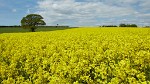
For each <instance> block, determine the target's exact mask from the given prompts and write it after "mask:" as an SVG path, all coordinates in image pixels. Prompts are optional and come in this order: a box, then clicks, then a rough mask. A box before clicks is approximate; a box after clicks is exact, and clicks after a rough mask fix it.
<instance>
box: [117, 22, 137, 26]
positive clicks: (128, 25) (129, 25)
mask: <svg viewBox="0 0 150 84" xmlns="http://www.w3.org/2000/svg"><path fill="white" fill-rule="evenodd" d="M119 27H137V25H136V24H123V23H121V24H120V25H119Z"/></svg>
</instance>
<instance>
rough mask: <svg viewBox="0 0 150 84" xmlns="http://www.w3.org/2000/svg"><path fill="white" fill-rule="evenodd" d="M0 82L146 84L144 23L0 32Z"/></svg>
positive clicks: (149, 66) (149, 53) (149, 39)
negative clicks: (124, 26) (142, 26)
mask: <svg viewBox="0 0 150 84" xmlns="http://www.w3.org/2000/svg"><path fill="white" fill-rule="evenodd" d="M0 83H2V84H148V83H150V29H148V28H143V29H142V28H74V29H67V30H57V31H50V32H34V33H5V34H0Z"/></svg>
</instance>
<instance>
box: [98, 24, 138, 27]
mask: <svg viewBox="0 0 150 84" xmlns="http://www.w3.org/2000/svg"><path fill="white" fill-rule="evenodd" d="M100 27H138V26H137V25H136V24H119V26H117V25H102V26H100Z"/></svg>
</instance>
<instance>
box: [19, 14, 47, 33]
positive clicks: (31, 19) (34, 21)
mask: <svg viewBox="0 0 150 84" xmlns="http://www.w3.org/2000/svg"><path fill="white" fill-rule="evenodd" d="M41 25H46V23H45V22H44V20H43V17H42V16H41V15H39V14H28V15H27V16H26V17H23V18H22V20H21V26H22V28H30V29H31V31H32V32H35V29H36V28H37V27H38V26H41Z"/></svg>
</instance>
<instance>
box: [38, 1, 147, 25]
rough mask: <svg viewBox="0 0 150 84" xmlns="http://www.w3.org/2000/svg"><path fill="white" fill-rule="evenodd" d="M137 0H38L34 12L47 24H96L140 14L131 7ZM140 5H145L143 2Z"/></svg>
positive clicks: (112, 21)
mask: <svg viewBox="0 0 150 84" xmlns="http://www.w3.org/2000/svg"><path fill="white" fill-rule="evenodd" d="M139 1H141V0H105V1H102V0H84V1H83V0H78V1H76V0H42V1H38V7H37V9H38V11H37V12H36V13H39V14H41V15H42V16H43V17H44V18H45V21H46V23H47V24H48V25H56V24H57V23H58V24H60V25H71V26H74V25H75V26H81V25H97V24H100V22H101V21H102V20H104V21H103V23H105V22H106V23H114V24H115V22H114V21H116V20H111V19H108V18H122V17H126V16H138V15H139V14H142V13H138V12H137V10H135V9H134V8H133V7H132V5H133V4H136V3H138V2H139ZM144 1H146V0H144ZM127 4H128V5H127ZM141 6H144V7H145V8H146V7H147V6H146V5H144V2H143V4H141ZM147 16H148V15H147ZM105 18H107V20H105Z"/></svg>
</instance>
